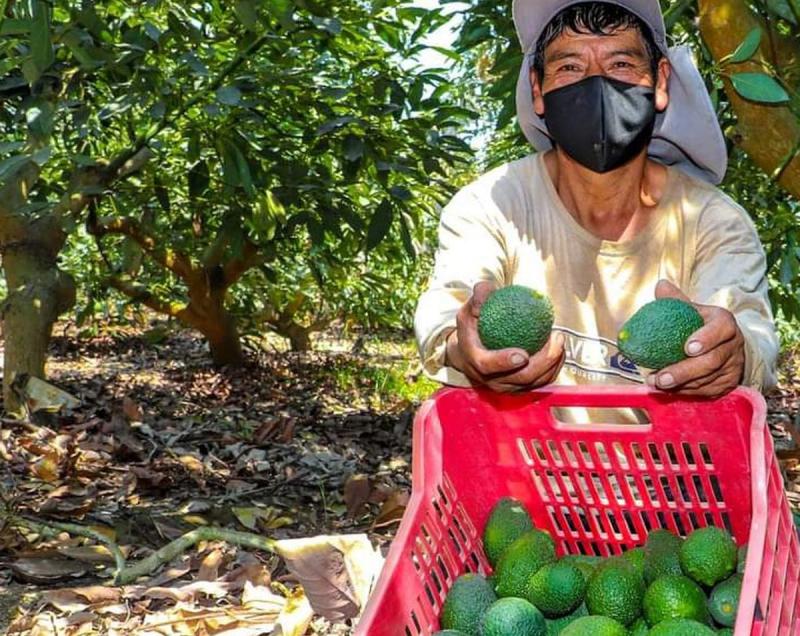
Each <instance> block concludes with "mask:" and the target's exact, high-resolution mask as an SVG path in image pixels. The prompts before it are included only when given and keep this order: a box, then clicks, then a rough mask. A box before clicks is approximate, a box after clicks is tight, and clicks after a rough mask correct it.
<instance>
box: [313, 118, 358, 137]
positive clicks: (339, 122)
mask: <svg viewBox="0 0 800 636" xmlns="http://www.w3.org/2000/svg"><path fill="white" fill-rule="evenodd" d="M356 119H357V118H356V117H353V116H352V115H345V116H343V117H336V118H335V119H331V120H330V121H326V122H325V123H324V124H322V125H321V126H320V127H319V128H317V137H321V136H322V135H327V134H328V133H329V132H333V131H334V130H336V129H337V128H341V127H342V126H346V125H347V124H349V123H351V122H354V121H355V120H356Z"/></svg>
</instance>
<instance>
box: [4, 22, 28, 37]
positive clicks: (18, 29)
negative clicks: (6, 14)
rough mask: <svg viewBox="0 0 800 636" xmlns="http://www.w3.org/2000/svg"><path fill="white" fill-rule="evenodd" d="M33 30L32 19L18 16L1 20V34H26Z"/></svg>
mask: <svg viewBox="0 0 800 636" xmlns="http://www.w3.org/2000/svg"><path fill="white" fill-rule="evenodd" d="M30 31H31V21H30V20H21V19H17V18H5V19H3V20H2V22H0V36H3V35H25V34H26V33H30Z"/></svg>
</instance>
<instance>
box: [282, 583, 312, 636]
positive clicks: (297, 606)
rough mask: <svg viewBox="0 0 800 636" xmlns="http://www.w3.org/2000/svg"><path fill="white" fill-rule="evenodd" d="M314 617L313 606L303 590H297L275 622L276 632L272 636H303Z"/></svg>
mask: <svg viewBox="0 0 800 636" xmlns="http://www.w3.org/2000/svg"><path fill="white" fill-rule="evenodd" d="M313 617H314V611H313V610H312V609H311V604H310V603H309V602H308V598H307V597H306V595H305V593H304V591H303V588H301V587H298V588H295V589H294V590H292V593H291V595H290V596H289V598H287V599H286V606H285V607H284V608H283V610H281V613H280V614H279V615H278V618H277V619H276V620H275V631H273V632H272V635H273V636H303V634H305V633H306V630H307V629H308V626H309V625H310V624H311V619H312V618H313Z"/></svg>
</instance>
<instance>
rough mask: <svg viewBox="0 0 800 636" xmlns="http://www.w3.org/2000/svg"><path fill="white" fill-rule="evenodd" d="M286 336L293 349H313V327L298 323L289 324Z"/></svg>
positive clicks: (303, 350)
mask: <svg viewBox="0 0 800 636" xmlns="http://www.w3.org/2000/svg"><path fill="white" fill-rule="evenodd" d="M284 335H285V337H287V338H289V346H290V347H291V349H292V351H302V352H305V351H311V329H307V328H305V327H303V326H301V325H298V324H292V325H289V327H288V328H287V329H286V333H285V334H284Z"/></svg>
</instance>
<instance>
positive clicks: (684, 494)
mask: <svg viewBox="0 0 800 636" xmlns="http://www.w3.org/2000/svg"><path fill="white" fill-rule="evenodd" d="M675 479H676V480H677V482H678V492H679V493H681V499H683V502H684V503H687V504H691V503H693V498H692V496H691V494H690V493H689V490H688V489H687V488H686V479H685V478H684V476H683V475H675Z"/></svg>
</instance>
